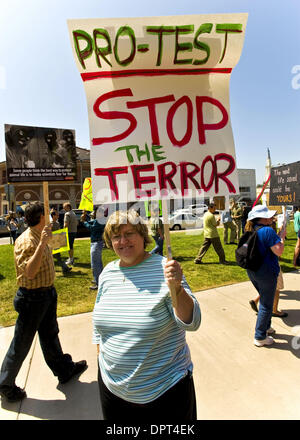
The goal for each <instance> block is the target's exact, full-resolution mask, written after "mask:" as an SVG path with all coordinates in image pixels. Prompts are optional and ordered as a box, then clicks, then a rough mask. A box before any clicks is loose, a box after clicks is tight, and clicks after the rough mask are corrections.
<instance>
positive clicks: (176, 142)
mask: <svg viewBox="0 0 300 440" xmlns="http://www.w3.org/2000/svg"><path fill="white" fill-rule="evenodd" d="M182 104H185V105H186V107H187V128H186V132H185V135H184V136H183V138H182V139H181V140H178V139H176V138H175V135H174V131H173V118H174V116H175V113H176V111H177V109H178V107H179V106H181V105H182ZM167 132H168V136H169V139H170V141H171V142H172V144H173V145H176V146H178V147H183V146H184V145H186V144H187V143H188V142H189V141H190V139H191V136H192V133H193V104H192V101H191V100H190V98H189V97H188V96H182V97H181V98H180V99H178V101H176V102H175V103H174V104H173V105H172V107H171V108H170V110H169V111H168V115H167Z"/></svg>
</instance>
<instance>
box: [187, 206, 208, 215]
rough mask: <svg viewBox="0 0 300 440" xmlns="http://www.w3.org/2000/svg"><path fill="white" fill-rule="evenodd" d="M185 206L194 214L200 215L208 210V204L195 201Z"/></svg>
mask: <svg viewBox="0 0 300 440" xmlns="http://www.w3.org/2000/svg"><path fill="white" fill-rule="evenodd" d="M187 208H188V209H189V210H190V211H191V212H192V214H194V215H201V214H204V213H205V212H206V211H208V206H207V205H206V204H205V203H195V204H194V205H189V206H188V207H187Z"/></svg>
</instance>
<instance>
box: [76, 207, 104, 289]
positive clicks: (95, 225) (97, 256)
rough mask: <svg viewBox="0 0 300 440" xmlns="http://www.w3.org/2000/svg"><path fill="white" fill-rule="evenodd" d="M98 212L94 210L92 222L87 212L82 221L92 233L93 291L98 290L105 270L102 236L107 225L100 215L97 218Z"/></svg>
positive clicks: (91, 287) (84, 213)
mask: <svg viewBox="0 0 300 440" xmlns="http://www.w3.org/2000/svg"><path fill="white" fill-rule="evenodd" d="M96 213H97V210H94V211H93V213H92V215H91V217H92V219H91V220H87V213H86V211H84V212H83V214H82V216H81V218H80V220H81V221H82V222H83V224H84V226H85V227H86V228H87V229H88V230H89V231H90V233H91V267H92V272H93V285H92V286H90V289H91V290H98V279H99V275H100V273H101V272H102V270H103V263H102V250H103V240H102V235H103V231H104V227H105V224H104V222H101V220H100V217H99V215H100V213H99V210H98V214H97V217H96Z"/></svg>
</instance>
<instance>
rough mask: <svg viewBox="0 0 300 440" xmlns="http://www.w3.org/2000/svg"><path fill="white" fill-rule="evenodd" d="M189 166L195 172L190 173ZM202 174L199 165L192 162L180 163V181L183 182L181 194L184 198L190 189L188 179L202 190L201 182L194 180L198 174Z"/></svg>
mask: <svg viewBox="0 0 300 440" xmlns="http://www.w3.org/2000/svg"><path fill="white" fill-rule="evenodd" d="M188 166H192V167H193V170H192V171H188ZM199 172H200V168H199V167H198V165H196V164H195V163H192V162H180V181H181V194H182V195H183V196H184V195H185V194H186V193H187V190H188V188H189V183H188V179H190V180H191V181H192V182H193V184H194V186H195V188H196V189H198V190H201V187H200V184H199V182H198V181H197V180H196V179H195V178H194V177H195V176H196V174H198V173H199Z"/></svg>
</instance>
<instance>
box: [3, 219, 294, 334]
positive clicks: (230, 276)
mask: <svg viewBox="0 0 300 440" xmlns="http://www.w3.org/2000/svg"><path fill="white" fill-rule="evenodd" d="M219 234H220V237H221V241H222V243H223V229H222V228H219ZM202 241H203V233H202V232H201V233H199V231H194V230H190V231H179V232H171V246H172V254H173V258H175V259H176V260H178V261H179V262H180V264H181V265H182V267H183V271H184V274H185V276H186V279H187V281H188V283H189V285H190V287H191V289H192V291H193V292H197V291H199V290H205V289H209V288H212V287H217V286H224V285H226V284H234V283H238V282H242V281H247V280H248V276H247V273H246V271H245V270H244V269H241V268H240V267H239V266H237V265H236V263H235V255H234V251H235V248H236V247H235V246H234V245H226V246H224V250H225V254H226V260H227V261H229V263H230V264H229V265H228V266H223V265H220V264H218V260H219V259H218V257H217V255H216V253H215V252H214V250H213V248H212V247H211V248H210V249H209V250H208V252H207V254H206V255H205V257H204V260H203V262H204V263H205V264H202V265H196V264H194V258H195V256H196V255H197V253H198V251H199V248H200V246H201V244H202ZM295 245H296V234H295V233H294V229H293V223H290V224H289V226H288V235H287V240H286V242H285V250H284V254H283V256H282V257H281V260H280V265H281V268H282V271H283V272H289V271H291V270H293V269H294V267H293V264H292V259H293V254H294V248H295ZM149 249H151V246H150V248H149ZM74 255H75V266H74V267H73V270H72V272H70V274H68V275H67V276H66V277H64V276H62V272H61V268H60V267H59V266H57V265H56V280H55V287H56V289H57V293H58V309H57V313H58V316H67V315H73V314H77V313H84V312H90V311H91V310H92V309H93V306H94V302H95V297H96V292H95V291H92V290H90V289H89V286H90V285H91V280H92V272H91V268H90V240H89V239H86V240H76V241H75V245H74ZM62 257H65V258H67V253H66V254H62ZM115 258H116V257H115V254H114V252H113V251H111V250H108V249H104V250H103V263H104V265H106V264H107V263H108V262H109V261H111V260H113V259H115ZM16 290H17V284H16V278H15V268H14V260H13V246H12V245H1V246H0V325H1V326H9V325H14V323H15V320H16V317H17V313H16V312H15V310H14V308H13V298H14V295H15V293H16Z"/></svg>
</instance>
